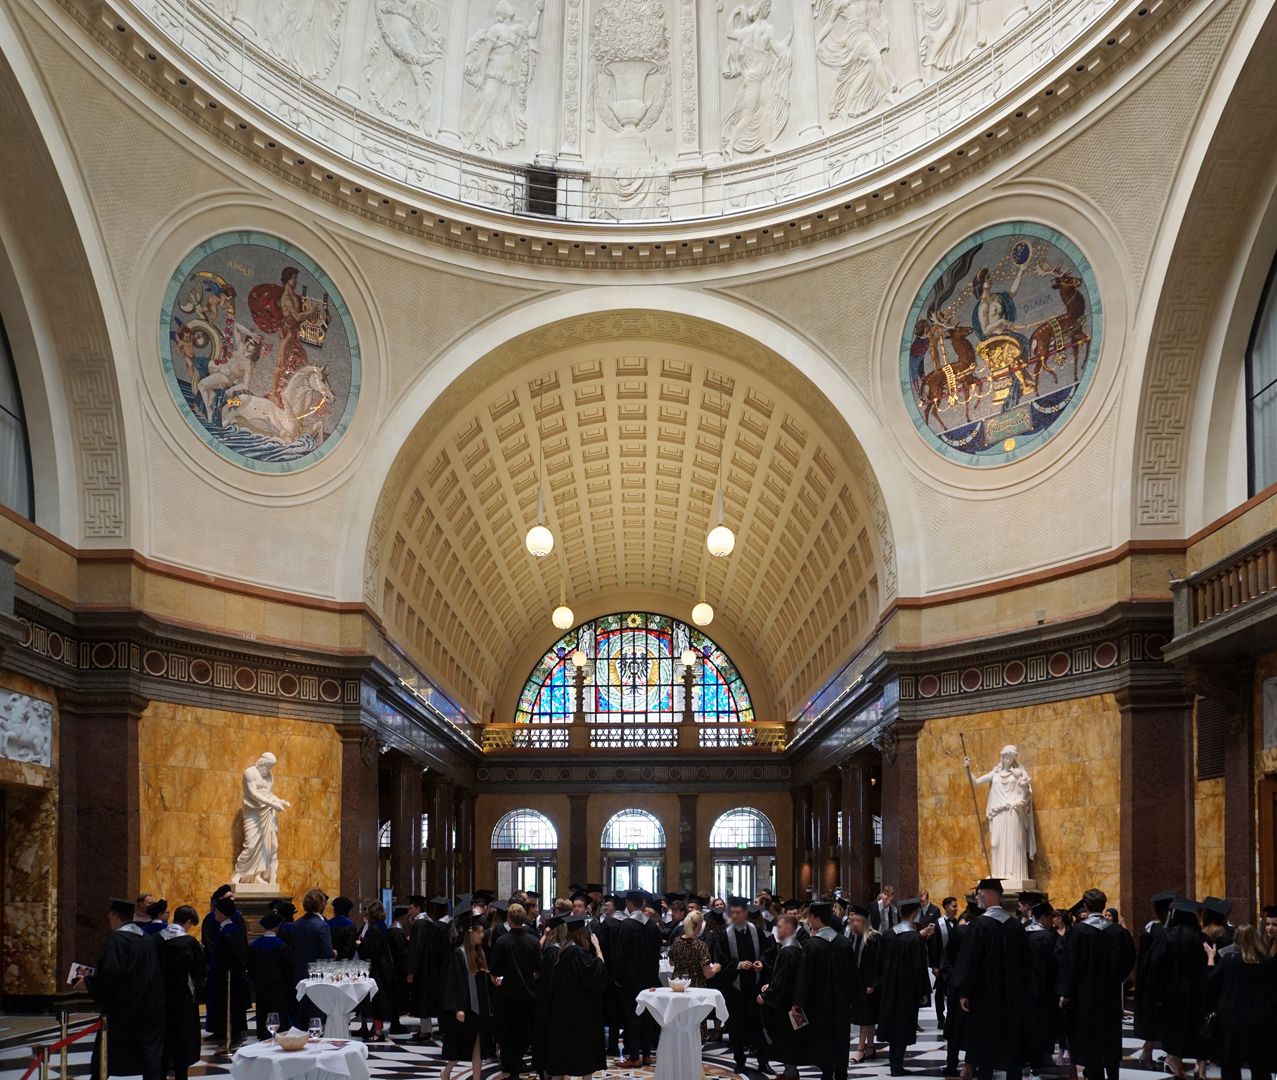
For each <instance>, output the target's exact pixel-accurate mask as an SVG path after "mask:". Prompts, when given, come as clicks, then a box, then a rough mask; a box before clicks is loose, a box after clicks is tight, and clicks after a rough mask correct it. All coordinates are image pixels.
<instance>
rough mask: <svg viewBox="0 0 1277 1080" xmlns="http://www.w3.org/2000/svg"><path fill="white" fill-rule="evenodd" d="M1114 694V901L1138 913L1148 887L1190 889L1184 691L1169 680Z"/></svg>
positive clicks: (1187, 701)
mask: <svg viewBox="0 0 1277 1080" xmlns="http://www.w3.org/2000/svg"><path fill="white" fill-rule="evenodd" d="M1168 674H1173V673H1170V672H1168ZM1116 697H1117V705H1118V709H1119V711H1120V713H1121V725H1122V733H1121V739H1122V742H1121V746H1122V750H1121V753H1122V764H1121V785H1122V786H1121V799H1122V803H1121V813H1120V839H1119V851H1120V853H1121V874H1120V882H1121V886H1120V887H1121V897H1120V901H1119V903H1118V905H1117V906H1118V907H1119V908H1120V909H1121V910H1122V911H1125V912H1128V913H1133V914H1134V916H1135V917H1136V918H1142V917H1143V914H1144V912H1146V911H1148V909H1149V906H1150V900H1149V898H1150V897H1151V896H1152V895H1153V894H1154V893H1155V892H1160V891H1162V890H1163V889H1165V890H1167V891H1169V892H1176V893H1179V894H1180V895H1182V896H1191V895H1194V886H1195V882H1194V880H1193V878H1194V871H1193V828H1192V824H1193V809H1192V803H1193V782H1192V777H1193V773H1192V762H1191V755H1192V746H1193V740H1192V708H1191V698H1190V696H1189V694H1188V692H1187V690H1186V689H1185V688H1184V686H1183V685H1182V684H1179V685H1176V684H1175V683H1174V682H1171V683H1170V684H1162V685H1155V686H1128V687H1124V688H1123V689H1120V690H1119V691H1118V692H1117V695H1116ZM1252 857H1253V854H1252ZM1110 899H1111V898H1110Z"/></svg>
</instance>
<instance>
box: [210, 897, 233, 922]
mask: <svg viewBox="0 0 1277 1080" xmlns="http://www.w3.org/2000/svg"><path fill="white" fill-rule="evenodd" d="M213 906H214V907H216V908H217V910H218V911H220V912H221V913H222V914H223V915H225V916H226V917H227V918H228V919H229V918H231V917H233V916H234V914H235V901H234V900H232V899H231V898H230V897H229V896H223V897H222V898H221V899H220V900H218V902H217V903H216V904H214V905H213Z"/></svg>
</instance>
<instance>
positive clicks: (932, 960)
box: [920, 896, 958, 1031]
mask: <svg viewBox="0 0 1277 1080" xmlns="http://www.w3.org/2000/svg"><path fill="white" fill-rule="evenodd" d="M933 906H934V905H933ZM924 911H925V909H924ZM937 911H938V912H939V914H938V915H937V916H936V917H935V918H934V919H933V920H931V922H930V923H929V924H925V925H930V926H934V927H935V930H934V931H933V932H932V934H931V936H930V937H929V938H927V963H928V964H929V965H930V966H931V975H932V978H933V980H934V984H933V991H934V996H935V999H936V1024H937V1026H938V1027H939V1028H940V1030H941V1031H943V1030H944V1013H945V1006H946V1004H947V1003H948V997H949V995H948V992H947V991H948V984H947V982H946V981H945V979H946V973H945V971H944V954H945V949H946V948H947V946H948V944H949V934H950V933H951V932H952V931H953V928H954V927H955V926H957V925H958V898H957V897H956V896H946V897H945V898H944V900H943V902H942V903H941V904H940V907H939V908H938V909H937ZM920 925H923V924H922V923H921V920H920Z"/></svg>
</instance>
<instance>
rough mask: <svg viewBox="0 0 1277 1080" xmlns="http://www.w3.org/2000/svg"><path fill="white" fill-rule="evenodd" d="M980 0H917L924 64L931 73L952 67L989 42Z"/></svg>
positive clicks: (919, 46) (933, 74) (915, 4)
mask: <svg viewBox="0 0 1277 1080" xmlns="http://www.w3.org/2000/svg"><path fill="white" fill-rule="evenodd" d="M980 3H981V0H914V8H915V9H916V10H917V13H918V26H919V31H920V36H921V40H920V41H919V45H918V48H919V51H920V53H921V56H922V66H923V68H924V69H929V70H930V72H931V75H932V77H934V76H935V74H936V73H937V72H945V71H952V70H953V69H954V68H956V67H957V66H958V65H959V64H961V63H962V62H963V61H964V60H966V59H967V58H968V57H970V55H971V54H972V53H973V52H975V51H976V49H983V48H984V47H985V45H986V44H988V42H987V41H986V39H985V37H984V33H983V31H982V30H981V28H980Z"/></svg>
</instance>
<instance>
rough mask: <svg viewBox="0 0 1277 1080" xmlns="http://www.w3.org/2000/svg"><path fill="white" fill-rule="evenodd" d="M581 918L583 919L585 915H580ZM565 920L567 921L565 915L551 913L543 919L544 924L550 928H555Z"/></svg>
mask: <svg viewBox="0 0 1277 1080" xmlns="http://www.w3.org/2000/svg"><path fill="white" fill-rule="evenodd" d="M581 918H582V919H584V918H585V916H584V915H582V916H581ZM566 921H567V916H566V915H551V916H550V917H549V918H548V919H546V920H545V925H546V926H548V927H549V928H550V929H551V930H557V929H558V928H559V927H560V926H562V925H563V924H564V923H565V922H566Z"/></svg>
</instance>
